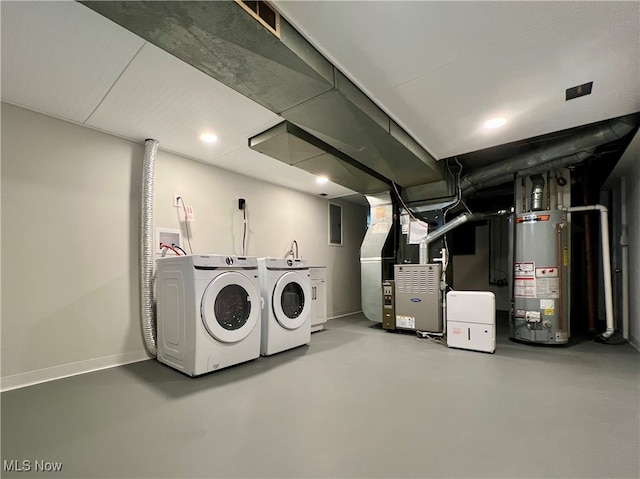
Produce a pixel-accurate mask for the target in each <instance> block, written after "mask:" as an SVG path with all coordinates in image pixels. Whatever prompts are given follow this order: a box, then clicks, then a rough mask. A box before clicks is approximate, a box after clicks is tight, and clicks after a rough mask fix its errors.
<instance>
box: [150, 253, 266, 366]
mask: <svg viewBox="0 0 640 479" xmlns="http://www.w3.org/2000/svg"><path fill="white" fill-rule="evenodd" d="M157 265H158V267H157V271H156V313H157V314H156V317H157V347H158V360H159V361H160V362H161V363H164V364H166V365H168V366H171V367H172V368H175V369H177V370H178V371H181V372H183V373H185V374H188V375H189V376H198V375H200V374H204V373H208V372H211V371H215V370H218V369H222V368H225V367H227V366H232V365H234V364H238V363H242V362H245V361H249V360H251V359H255V358H257V357H259V356H260V329H261V320H260V318H261V309H262V304H263V303H262V298H261V297H260V282H259V281H260V280H259V277H258V260H257V259H256V258H246V257H238V256H224V255H213V254H212V255H192V256H174V257H169V258H160V259H158V263H157Z"/></svg>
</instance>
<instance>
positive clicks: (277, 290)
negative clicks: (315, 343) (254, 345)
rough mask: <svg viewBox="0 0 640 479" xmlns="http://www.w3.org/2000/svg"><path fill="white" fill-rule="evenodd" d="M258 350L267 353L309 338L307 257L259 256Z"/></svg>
mask: <svg viewBox="0 0 640 479" xmlns="http://www.w3.org/2000/svg"><path fill="white" fill-rule="evenodd" d="M258 269H259V271H260V286H261V289H262V297H263V298H264V302H265V307H264V309H263V310H262V341H261V347H260V354H262V355H263V356H269V355H271V354H275V353H279V352H280V351H285V350H287V349H291V348H295V347H298V346H302V345H303V344H308V343H309V341H311V277H310V275H309V262H308V261H307V260H306V259H283V258H260V259H258Z"/></svg>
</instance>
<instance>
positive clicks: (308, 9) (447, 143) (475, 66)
mask: <svg viewBox="0 0 640 479" xmlns="http://www.w3.org/2000/svg"><path fill="white" fill-rule="evenodd" d="M276 5H277V7H278V9H279V10H280V11H281V12H282V13H283V15H284V16H285V17H286V18H287V19H288V20H289V21H290V22H291V23H292V24H293V25H295V26H296V28H297V29H298V30H299V31H300V33H302V34H303V35H305V36H306V37H307V39H308V40H309V41H310V42H311V43H312V44H313V45H315V46H316V47H317V48H318V49H319V50H320V51H322V52H323V53H324V54H325V55H326V56H327V57H328V58H329V59H330V60H331V61H332V62H333V63H334V64H335V65H336V66H337V67H338V68H339V69H340V70H342V71H343V73H344V74H345V75H347V76H348V77H349V78H350V79H351V80H353V81H354V83H356V84H357V85H359V86H360V87H361V88H362V89H363V90H364V91H365V92H366V93H367V94H368V95H369V96H370V98H371V99H373V100H374V101H375V102H376V103H378V105H380V106H381V107H382V109H383V110H385V111H386V112H387V113H388V114H389V115H390V116H391V117H393V118H394V119H395V120H396V122H397V123H398V124H400V125H401V126H402V127H403V128H405V129H406V130H407V132H409V133H410V134H411V135H412V136H413V137H414V138H415V139H416V140H417V141H418V142H419V143H420V144H421V145H422V146H423V147H424V148H425V149H426V150H427V151H429V152H430V153H431V154H432V155H433V156H435V157H436V158H438V159H441V158H447V157H451V156H454V155H461V154H463V153H468V152H472V151H477V150H481V149H484V148H489V147H492V146H496V145H500V144H504V143H508V142H512V141H516V140H522V139H526V138H531V137H534V136H538V135H542V134H545V133H551V132H554V131H558V130H562V129H567V128H571V127H575V126H580V125H584V124H588V123H593V122H596V121H600V120H604V119H608V118H612V117H616V116H621V115H625V114H629V113H634V112H637V111H640V2H561V1H558V2H555V1H554V2H524V1H521V2H484V1H472V2H457V1H451V2H420V1H418V2H404V1H400V2H373V1H372V2H369V1H367V2H348V1H345V2H319V1H306V2H305V1H278V2H276ZM589 81H593V93H592V94H591V95H590V96H587V97H582V98H578V99H575V100H572V101H568V102H567V101H565V90H566V89H567V88H570V87H573V86H577V85H580V84H583V83H587V82H589ZM496 116H501V117H504V118H506V120H507V124H506V125H505V126H504V127H503V128H501V129H499V130H487V129H485V128H483V124H484V122H485V121H486V120H488V119H490V118H493V117H496Z"/></svg>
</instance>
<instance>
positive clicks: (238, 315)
mask: <svg viewBox="0 0 640 479" xmlns="http://www.w3.org/2000/svg"><path fill="white" fill-rule="evenodd" d="M200 316H201V317H202V323H203V324H204V327H205V328H206V329H207V331H208V332H209V334H210V335H211V336H213V337H214V338H215V339H217V340H218V341H222V342H225V343H235V342H237V341H241V340H242V339H244V338H246V337H247V336H248V335H249V334H250V333H251V331H253V328H255V326H256V324H257V323H258V319H259V317H260V294H259V292H258V290H257V288H256V286H255V284H254V283H253V282H251V281H250V280H249V278H247V277H246V276H245V275H243V274H240V273H237V272H234V271H227V272H225V273H222V274H221V275H219V276H216V277H215V278H214V279H213V281H211V282H210V283H209V284H208V285H207V288H206V289H205V291H204V294H203V295H202V302H201V303H200Z"/></svg>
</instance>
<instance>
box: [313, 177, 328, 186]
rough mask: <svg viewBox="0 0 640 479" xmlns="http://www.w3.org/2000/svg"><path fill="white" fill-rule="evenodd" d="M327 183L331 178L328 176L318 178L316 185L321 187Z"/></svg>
mask: <svg viewBox="0 0 640 479" xmlns="http://www.w3.org/2000/svg"><path fill="white" fill-rule="evenodd" d="M327 181H329V178H327V177H326V176H318V177H317V178H316V183H318V184H320V185H321V184H323V183H326V182H327Z"/></svg>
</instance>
